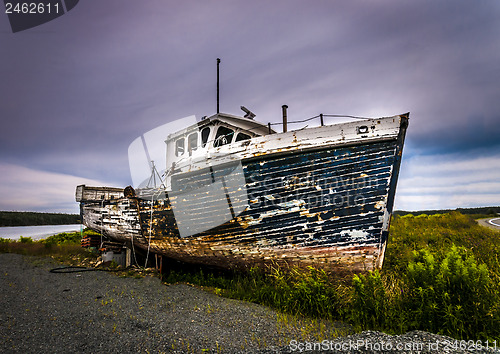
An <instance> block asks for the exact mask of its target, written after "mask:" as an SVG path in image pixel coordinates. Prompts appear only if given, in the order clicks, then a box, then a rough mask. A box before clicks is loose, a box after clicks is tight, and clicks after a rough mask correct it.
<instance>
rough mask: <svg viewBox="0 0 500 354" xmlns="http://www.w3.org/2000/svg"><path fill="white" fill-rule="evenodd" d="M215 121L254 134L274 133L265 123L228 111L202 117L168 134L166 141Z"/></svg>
mask: <svg viewBox="0 0 500 354" xmlns="http://www.w3.org/2000/svg"><path fill="white" fill-rule="evenodd" d="M215 122H222V123H225V124H228V125H230V126H233V127H235V128H238V129H241V130H243V131H250V132H252V133H254V134H256V135H267V134H270V133H271V134H273V133H275V131H274V130H273V129H271V131H269V127H268V125H267V124H264V123H261V122H259V121H256V120H253V119H251V118H245V117H240V116H236V115H233V114H229V113H216V114H214V115H212V116H210V117H204V118H202V120H201V121H199V122H198V123H195V124H193V125H191V126H189V127H186V128H184V129H181V130H179V131H177V132H175V133H172V134H170V135H169V136H168V137H167V139H166V141H168V140H172V139H175V138H177V137H179V136H181V135H185V134H186V133H189V132H191V131H194V130H197V131H199V130H201V129H202V128H203V127H205V126H207V125H212V124H214V123H215Z"/></svg>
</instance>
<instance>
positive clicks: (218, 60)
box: [217, 58, 220, 114]
mask: <svg viewBox="0 0 500 354" xmlns="http://www.w3.org/2000/svg"><path fill="white" fill-rule="evenodd" d="M219 64H220V59H219V58H217V114H219Z"/></svg>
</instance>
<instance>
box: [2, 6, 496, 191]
mask: <svg viewBox="0 0 500 354" xmlns="http://www.w3.org/2000/svg"><path fill="white" fill-rule="evenodd" d="M0 17H1V16H0ZM499 20H500V3H499V2H497V1H481V2H472V1H440V2H436V1H414V2H408V1H407V2H401V1H377V2H368V1H359V2H355V1H312V2H311V1H271V2H270V1H253V2H250V1H239V2H234V1H217V2H206V1H184V2H177V1H160V0H156V1H147V2H141V3H138V2H137V1H124V0H107V1H99V2H97V1H85V2H80V3H79V5H78V6H77V7H75V8H74V9H73V10H72V11H71V12H69V13H68V14H67V15H65V16H62V17H61V18H59V19H56V20H54V21H52V22H50V23H47V24H45V25H42V26H39V27H37V28H33V29H31V30H28V31H24V32H19V33H16V34H12V33H11V32H10V28H9V26H8V23H7V19H6V18H0V48H1V55H0V77H2V81H1V82H0V97H2V99H1V107H0V117H1V119H2V135H1V139H0V162H4V163H6V164H9V165H20V166H24V167H29V168H32V169H37V170H41V171H50V172H54V173H60V174H66V175H73V176H81V177H82V178H89V179H95V180H100V181H105V182H107V183H111V184H115V185H126V184H128V183H130V177H129V171H128V164H127V147H128V145H129V144H130V143H131V142H132V141H133V140H134V139H135V138H136V137H137V136H139V135H140V134H142V133H144V132H146V131H148V130H150V129H153V128H155V127H157V126H159V125H161V124H163V123H165V122H167V121H171V120H174V119H178V118H182V117H185V116H188V115H191V114H196V115H197V116H198V117H201V116H203V115H209V114H212V113H214V111H215V58H217V57H221V58H222V66H221V109H222V110H223V111H227V112H229V113H238V112H239V106H240V105H245V106H247V107H249V108H250V109H251V110H252V111H255V112H256V113H257V118H258V119H259V118H260V119H262V120H264V121H276V122H277V121H279V119H280V107H281V105H282V104H288V105H289V107H290V110H289V116H290V117H291V119H303V118H307V117H310V116H314V115H316V114H319V113H346V114H354V115H365V116H387V115H394V114H399V113H404V112H407V111H411V126H410V129H409V133H408V143H409V144H408V146H407V149H406V153H408V154H409V155H410V156H411V155H412V154H436V153H449V152H452V151H458V150H460V151H476V150H477V149H480V148H488V147H495V146H497V145H498V144H499V143H498V138H497V137H498V136H500V124H498V122H499V113H498V112H500V100H498V97H500V88H499V84H498V82H500V81H499V79H500V70H499V67H500V64H499V63H500V50H499V49H498V48H499V44H500V40H499V38H500V21H499Z"/></svg>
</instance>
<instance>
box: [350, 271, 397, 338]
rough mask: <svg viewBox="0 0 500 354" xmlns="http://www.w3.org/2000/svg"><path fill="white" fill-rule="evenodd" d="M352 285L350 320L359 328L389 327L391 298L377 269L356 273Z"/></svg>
mask: <svg viewBox="0 0 500 354" xmlns="http://www.w3.org/2000/svg"><path fill="white" fill-rule="evenodd" d="M352 285H353V289H352V291H353V296H352V298H351V299H350V302H351V303H350V308H351V311H350V312H351V313H350V321H351V322H352V323H353V324H355V327H356V328H357V329H365V328H380V329H382V328H387V323H386V320H388V319H389V316H388V315H389V301H390V299H389V297H388V295H387V293H386V291H385V285H384V282H383V280H382V276H381V274H380V273H379V272H378V271H377V270H376V271H374V272H371V271H370V272H369V273H368V274H356V275H354V277H353V279H352Z"/></svg>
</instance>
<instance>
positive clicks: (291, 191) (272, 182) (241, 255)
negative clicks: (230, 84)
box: [77, 116, 407, 270]
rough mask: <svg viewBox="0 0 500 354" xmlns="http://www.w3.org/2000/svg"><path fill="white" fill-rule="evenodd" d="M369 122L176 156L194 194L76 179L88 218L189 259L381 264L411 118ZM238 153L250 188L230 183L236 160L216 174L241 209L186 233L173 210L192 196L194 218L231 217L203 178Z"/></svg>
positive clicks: (97, 226)
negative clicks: (127, 190) (190, 158)
mask: <svg viewBox="0 0 500 354" xmlns="http://www.w3.org/2000/svg"><path fill="white" fill-rule="evenodd" d="M366 124H367V125H366V126H367V127H370V129H367V132H366V133H365V130H364V129H363V136H360V135H358V133H357V131H356V124H355V123H343V124H339V125H334V126H325V127H320V129H318V128H308V129H303V130H299V131H291V132H287V133H278V134H271V135H266V136H261V137H256V138H253V139H251V140H249V141H248V144H245V145H244V146H243V144H239V143H238V144H233V145H224V146H222V147H218V148H217V149H216V151H217V152H218V153H219V154H215V153H214V154H212V155H211V156H210V164H208V163H207V162H206V161H201V162H199V163H198V165H195V164H193V163H184V162H179V163H176V168H177V170H176V171H179V172H176V173H174V174H172V176H171V181H170V182H169V183H171V184H172V185H177V186H181V188H182V190H187V191H192V192H190V193H191V194H190V198H187V197H185V194H184V195H183V194H182V193H180V194H179V193H172V192H167V193H166V197H165V198H164V199H155V198H153V197H152V195H154V193H155V191H151V192H147V191H146V192H144V191H142V192H141V193H142V195H140V196H134V195H128V194H127V196H128V198H125V197H124V196H123V190H122V192H121V194H120V192H119V191H118V189H116V190H114V191H113V193H115V194H114V195H111V194H110V195H109V196H106V195H104V194H103V192H105V187H102V188H101V190H99V188H96V187H85V186H79V187H78V188H77V200H78V201H80V205H81V213H82V217H83V219H84V223H85V224H86V225H87V226H89V227H91V228H92V229H94V230H97V231H100V232H103V234H105V235H107V236H109V237H112V238H115V239H117V240H123V241H125V242H129V243H131V242H133V243H134V244H135V245H137V246H138V247H142V248H145V249H146V248H147V247H150V249H151V250H152V251H153V252H156V253H160V254H163V255H166V256H168V257H172V258H175V259H178V260H182V261H186V262H196V263H205V264H210V265H215V266H220V267H227V268H246V267H251V266H253V265H259V264H265V263H269V262H286V263H287V264H297V265H306V266H307V265H315V266H319V267H324V268H329V269H349V270H370V269H374V268H380V267H381V266H382V262H383V255H384V252H385V245H386V241H387V232H388V227H389V220H390V214H391V212H392V203H393V200H394V194H395V185H396V179H397V172H398V171H399V164H400V154H401V150H402V146H403V141H404V133H405V130H406V124H407V118H406V117H404V116H398V117H397V119H393V118H382V119H378V120H372V121H367V123H366ZM207 160H208V159H207ZM234 160H239V161H241V164H242V171H243V173H244V184H245V186H244V188H243V186H237V187H231V186H232V185H233V184H234V181H233V178H232V177H231V174H230V171H231V169H228V171H229V172H224V168H221V169H220V171H221V172H220V173H219V174H220V176H219V177H217V178H219V179H220V178H222V179H221V181H222V180H224V181H225V182H224V183H221V184H220V187H218V188H221V192H223V193H222V194H221V195H223V196H224V197H223V198H222V199H220V202H225V200H226V198H227V200H228V201H231V205H232V204H234V205H238V207H239V209H238V211H237V213H234V214H235V215H233V218H232V219H230V220H228V221H227V222H225V223H224V224H222V225H219V226H217V227H214V228H211V229H209V230H205V231H201V232H198V233H196V234H193V235H192V236H189V237H181V236H180V234H179V229H178V225H177V222H176V216H175V215H174V214H175V213H174V212H175V208H177V206H178V205H180V204H179V203H182V201H186V202H188V199H189V203H190V204H189V209H187V211H189V213H190V214H189V217H190V218H191V219H192V222H193V224H194V225H196V224H198V225H203V224H204V223H205V222H206V221H207V220H209V219H210V220H213V219H218V218H219V219H221V220H226V219H225V218H226V216H224V215H223V212H222V211H221V212H220V214H217V213H219V212H218V211H217V210H215V209H214V210H211V209H210V208H208V207H207V205H210V203H213V202H219V201H216V200H215V201H214V200H213V199H211V198H213V194H211V192H209V191H206V190H205V189H202V188H201V189H199V184H200V181H202V182H203V181H210V180H211V178H212V179H213V175H212V173H213V171H212V170H211V166H212V165H214V166H215V165H216V166H225V165H224V164H226V163H228V162H230V161H234ZM187 171H192V172H190V173H185V172H187ZM211 176H212V177H211ZM204 183H206V182H204ZM228 186H230V187H228ZM197 191H199V193H198V192H197ZM87 192H88V193H87ZM91 192H92V193H93V194H92V193H91ZM243 192H244V193H245V194H244V195H242V193H243ZM116 193H118V194H119V195H117V194H116ZM148 193H150V194H148ZM79 195H80V196H83V195H87V198H83V197H79ZM103 195H104V198H101V199H99V197H102V196H103ZM108 197H109V198H108ZM225 213H227V211H225Z"/></svg>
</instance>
